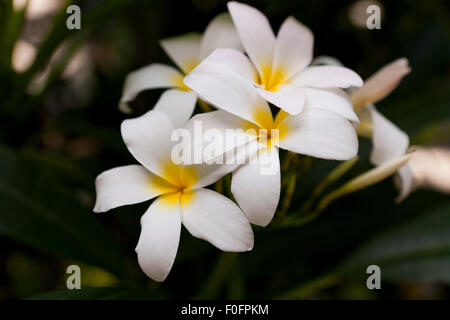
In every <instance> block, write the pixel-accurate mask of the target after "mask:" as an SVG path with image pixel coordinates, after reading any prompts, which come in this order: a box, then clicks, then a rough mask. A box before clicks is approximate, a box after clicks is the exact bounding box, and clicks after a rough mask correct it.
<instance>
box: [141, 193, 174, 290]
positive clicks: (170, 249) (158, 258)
mask: <svg viewBox="0 0 450 320" xmlns="http://www.w3.org/2000/svg"><path fill="white" fill-rule="evenodd" d="M172 197H173V195H167V196H161V197H159V198H157V199H156V200H155V201H153V203H152V204H151V206H150V208H148V210H147V212H145V214H144V215H143V216H142V218H141V226H142V230H141V236H140V237H139V242H138V244H137V246H136V252H137V255H138V261H139V265H140V266H141V269H142V271H144V272H145V274H146V275H147V276H149V277H150V278H152V279H153V280H155V281H164V280H165V279H166V277H167V275H168V274H169V272H170V269H171V268H172V265H173V262H174V261H175V256H176V255H177V250H178V244H179V242H180V232H181V211H180V206H179V204H178V203H176V204H172V203H171V202H172V199H171V198H172Z"/></svg>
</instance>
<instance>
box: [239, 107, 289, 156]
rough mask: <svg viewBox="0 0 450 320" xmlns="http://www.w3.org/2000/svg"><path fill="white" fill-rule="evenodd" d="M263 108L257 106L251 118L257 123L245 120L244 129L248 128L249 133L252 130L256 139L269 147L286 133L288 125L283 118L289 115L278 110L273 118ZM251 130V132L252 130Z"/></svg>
mask: <svg viewBox="0 0 450 320" xmlns="http://www.w3.org/2000/svg"><path fill="white" fill-rule="evenodd" d="M263 110H264V109H260V108H257V109H256V111H255V114H254V115H253V119H254V120H255V121H256V122H257V123H258V125H257V124H254V123H252V122H249V121H246V124H245V130H249V131H247V132H249V133H250V134H252V133H253V132H254V133H255V134H256V135H257V136H258V141H259V142H261V143H263V144H265V145H266V146H267V148H270V147H271V146H272V144H277V143H278V141H279V140H281V139H282V138H283V137H285V135H286V134H287V132H288V131H289V130H288V127H287V125H286V124H285V123H283V120H284V119H286V117H287V116H289V113H287V112H285V111H283V110H280V111H279V112H278V114H277V116H276V117H275V120H274V119H273V116H272V114H268V113H267V112H264V111H263ZM252 131H253V132H252Z"/></svg>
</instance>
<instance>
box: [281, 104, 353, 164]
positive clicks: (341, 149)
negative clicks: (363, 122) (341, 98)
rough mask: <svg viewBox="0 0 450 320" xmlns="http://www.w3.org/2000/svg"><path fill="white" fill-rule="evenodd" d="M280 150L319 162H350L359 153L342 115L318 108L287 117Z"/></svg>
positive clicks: (282, 125)
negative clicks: (305, 155) (312, 158)
mask: <svg viewBox="0 0 450 320" xmlns="http://www.w3.org/2000/svg"><path fill="white" fill-rule="evenodd" d="M280 130H281V132H280V148H283V149H287V150H289V151H292V152H296V153H300V154H307V155H310V156H313V157H317V158H324V159H335V160H348V159H351V158H353V157H355V156H356V154H357V152H358V138H357V136H356V132H355V129H354V128H353V126H352V125H351V123H350V122H349V121H348V120H347V119H345V118H344V117H342V116H341V115H339V114H337V113H335V112H332V111H328V110H324V109H318V108H312V109H306V108H305V110H304V111H303V112H301V113H300V114H299V115H296V116H289V117H287V118H286V119H285V120H284V121H283V122H282V123H281V128H280Z"/></svg>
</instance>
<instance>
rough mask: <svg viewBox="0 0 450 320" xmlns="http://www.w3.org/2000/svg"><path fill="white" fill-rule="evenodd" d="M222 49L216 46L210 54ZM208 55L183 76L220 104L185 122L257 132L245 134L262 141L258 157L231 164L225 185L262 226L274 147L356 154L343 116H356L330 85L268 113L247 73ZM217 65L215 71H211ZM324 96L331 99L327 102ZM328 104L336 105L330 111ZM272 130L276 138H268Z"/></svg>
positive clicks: (275, 165) (271, 203)
mask: <svg viewBox="0 0 450 320" xmlns="http://www.w3.org/2000/svg"><path fill="white" fill-rule="evenodd" d="M223 52H224V51H223V50H216V51H215V52H214V53H213V54H212V55H211V56H210V58H212V59H214V57H215V56H216V55H220V54H222V53H223ZM236 57H238V58H239V57H240V58H242V56H236ZM208 60H209V58H208V59H206V60H205V61H203V62H202V63H201V64H200V65H199V66H198V67H196V68H195V69H194V70H193V71H192V72H191V73H190V74H189V75H187V76H186V78H185V80H184V82H185V84H186V85H187V86H188V87H190V88H192V89H193V90H194V91H195V92H197V93H198V94H199V95H201V96H202V98H203V99H205V100H206V101H207V102H209V103H211V104H212V105H214V106H216V107H217V108H219V109H222V110H218V111H213V112H208V113H203V114H199V115H196V116H194V117H193V118H192V119H191V120H190V121H189V123H188V125H187V128H189V126H190V124H192V123H194V122H196V121H202V122H203V127H204V128H216V129H218V130H226V129H236V131H237V130H239V129H240V130H243V131H245V132H249V133H248V134H253V133H252V132H256V133H257V137H256V139H251V137H250V138H249V139H247V141H252V142H251V143H259V144H263V145H262V146H260V148H261V147H262V149H260V153H259V157H260V158H259V159H258V160H259V161H257V163H249V164H244V165H242V166H240V167H239V168H238V169H237V170H235V171H234V172H233V177H232V185H231V191H232V193H233V195H234V197H235V199H236V201H237V202H238V204H239V206H240V207H241V208H242V210H243V211H244V212H245V214H246V215H247V217H248V218H249V221H250V222H252V223H254V224H258V225H261V226H265V225H267V224H268V223H269V222H270V221H271V219H272V217H273V215H274V213H275V210H276V207H277V205H278V201H279V196H280V163H279V162H280V161H279V156H278V148H282V149H285V150H289V151H292V152H295V153H301V154H306V155H311V156H314V157H318V158H324V159H336V160H347V159H350V158H353V157H354V156H356V154H357V151H358V139H357V135H356V132H355V129H354V127H353V125H352V124H351V122H350V121H349V120H348V118H350V119H353V120H355V121H357V120H358V119H357V117H356V114H355V113H354V111H353V108H352V104H351V102H350V100H349V99H348V97H347V96H345V95H342V94H340V93H336V92H333V91H324V92H325V95H322V94H318V95H314V94H313V95H311V97H310V98H308V100H307V103H306V104H305V107H304V109H303V110H302V112H301V113H299V114H297V115H289V114H288V113H287V112H285V111H283V110H280V112H279V113H278V115H277V116H276V117H275V119H274V118H273V116H272V112H271V110H270V107H269V105H268V103H267V102H266V101H265V100H264V99H263V98H262V97H261V96H260V94H259V93H258V92H257V91H256V90H254V87H253V85H252V84H251V83H250V82H249V81H247V79H245V78H244V77H242V76H241V75H240V74H238V73H236V72H233V71H230V70H228V69H226V68H225V67H223V66H218V65H214V64H211V63H210V62H209V61H208ZM224 61H225V60H224ZM247 65H248V66H250V65H249V64H247ZM217 69H222V70H221V71H222V72H221V74H220V75H218V74H217V73H216V70H217ZM250 70H251V69H250V68H249V69H248V71H250ZM313 92H314V91H313ZM330 99H331V100H332V101H334V102H335V104H334V105H333V104H330V103H328V102H329V100H330ZM333 107H335V109H336V110H334V111H332V109H333ZM249 129H254V130H249ZM261 132H263V133H264V136H263V137H262V138H263V140H261V139H260V138H261V137H260V136H259V133H261ZM274 133H276V135H277V136H276V139H273V134H274ZM254 138H255V137H254ZM266 139H267V140H266ZM250 149H251V148H250ZM255 149H257V148H255ZM267 166H269V167H271V168H272V170H273V171H272V172H271V173H272V174H262V172H263V171H264V167H267Z"/></svg>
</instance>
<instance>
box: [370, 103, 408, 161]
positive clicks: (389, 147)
mask: <svg viewBox="0 0 450 320" xmlns="http://www.w3.org/2000/svg"><path fill="white" fill-rule="evenodd" d="M367 108H368V110H369V111H370V115H371V118H372V124H373V132H372V143H373V148H372V154H371V155H370V162H372V163H373V164H375V165H380V164H382V163H384V162H386V161H389V160H391V159H394V158H397V157H400V156H402V155H403V154H405V152H406V149H407V148H408V145H409V138H408V135H407V134H406V133H404V132H403V131H401V130H400V129H399V128H398V127H396V126H395V125H394V124H393V123H392V122H391V121H389V120H388V119H386V118H385V117H384V116H383V115H382V114H381V113H379V112H378V111H377V109H376V108H375V107H374V106H373V105H369V106H368V107H367Z"/></svg>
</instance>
